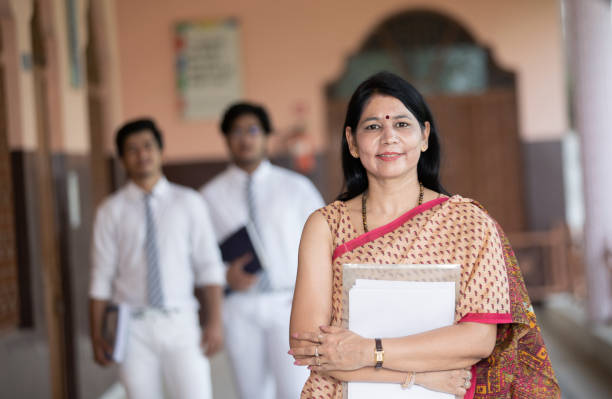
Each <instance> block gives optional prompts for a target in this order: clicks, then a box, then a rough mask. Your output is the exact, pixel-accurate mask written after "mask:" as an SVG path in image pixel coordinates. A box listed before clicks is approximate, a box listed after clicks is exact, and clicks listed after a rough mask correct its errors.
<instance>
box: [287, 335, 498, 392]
mask: <svg viewBox="0 0 612 399" xmlns="http://www.w3.org/2000/svg"><path fill="white" fill-rule="evenodd" d="M496 333H497V326H496V325H495V324H482V323H462V324H459V325H454V326H449V327H443V328H439V329H436V330H432V331H427V332H424V333H421V334H415V335H410V336H407V337H400V338H388V339H383V340H382V343H383V350H384V362H383V367H384V368H385V369H390V370H397V371H402V372H409V371H416V372H425V371H441V370H451V369H460V368H465V367H469V366H471V365H473V364H475V363H477V362H478V361H479V360H480V359H482V358H485V357H488V356H489V354H490V353H491V352H492V350H493V347H494V345H495V338H496ZM294 338H295V339H298V340H302V341H303V342H309V345H305V344H303V345H302V346H301V347H299V348H292V351H291V353H292V354H293V355H294V356H296V359H297V360H296V364H299V365H305V366H309V368H310V369H311V370H315V371H319V372H325V373H327V374H329V375H331V376H333V377H335V378H337V379H339V380H342V381H361V380H354V379H352V378H351V374H350V373H352V370H358V369H364V368H365V370H367V369H368V368H370V369H371V370H372V371H373V372H374V373H376V372H379V371H380V370H374V369H373V366H374V365H375V363H376V362H375V358H374V348H375V344H374V340H373V339H368V338H363V337H361V336H359V335H357V334H355V333H353V332H352V331H349V330H346V329H343V328H339V327H332V326H322V327H320V332H319V333H315V332H309V333H299V334H297V335H295V336H294ZM315 348H316V351H317V353H319V355H320V356H319V358H318V361H319V362H320V363H321V365H320V366H318V365H317V364H316V363H317V360H316V359H315V357H314V356H313V355H314V353H315ZM360 378H362V377H360Z"/></svg>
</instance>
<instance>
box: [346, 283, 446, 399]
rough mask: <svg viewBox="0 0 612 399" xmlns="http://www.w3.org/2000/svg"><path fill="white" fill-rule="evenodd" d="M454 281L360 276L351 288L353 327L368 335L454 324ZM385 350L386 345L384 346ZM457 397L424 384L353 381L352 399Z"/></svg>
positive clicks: (394, 334)
mask: <svg viewBox="0 0 612 399" xmlns="http://www.w3.org/2000/svg"><path fill="white" fill-rule="evenodd" d="M454 315H455V283H454V282H416V281H388V280H366V279H357V280H356V281H355V285H354V286H353V287H352V288H351V289H350V291H349V329H350V330H351V331H354V332H355V333H357V334H359V335H361V336H363V337H368V338H376V337H378V338H394V337H404V336H407V335H412V334H417V333H421V332H424V331H429V330H433V329H436V328H440V327H444V326H448V325H451V324H453V320H454ZM383 350H384V347H383ZM375 397H378V398H385V399H417V398H418V399H453V398H454V395H451V394H445V393H440V392H434V391H430V390H428V389H425V388H422V387H420V386H416V385H415V386H413V387H412V388H410V389H405V390H404V389H402V388H401V386H400V384H383V383H364V382H350V383H349V384H348V399H371V398H375Z"/></svg>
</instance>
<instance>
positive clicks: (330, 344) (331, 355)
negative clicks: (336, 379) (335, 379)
mask: <svg viewBox="0 0 612 399" xmlns="http://www.w3.org/2000/svg"><path fill="white" fill-rule="evenodd" d="M319 329H320V330H321V331H320V332H306V333H295V334H293V336H292V338H293V339H295V340H298V341H302V342H304V346H299V347H293V348H291V350H290V351H289V354H290V355H293V357H294V358H295V359H296V360H295V363H294V364H295V365H298V366H308V368H309V369H310V370H314V371H332V370H342V371H349V370H357V369H360V368H362V367H366V366H373V365H374V349H375V343H374V340H373V339H367V338H363V337H361V336H359V335H357V334H355V333H354V332H352V331H350V330H347V329H344V328H340V327H333V326H321V327H319ZM307 344H310V345H307Z"/></svg>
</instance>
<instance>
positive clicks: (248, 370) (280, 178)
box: [200, 103, 323, 399]
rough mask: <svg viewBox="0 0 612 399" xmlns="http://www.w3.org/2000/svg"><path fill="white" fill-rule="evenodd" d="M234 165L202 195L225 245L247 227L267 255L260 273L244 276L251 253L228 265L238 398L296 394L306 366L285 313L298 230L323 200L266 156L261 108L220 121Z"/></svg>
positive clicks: (228, 322)
mask: <svg viewBox="0 0 612 399" xmlns="http://www.w3.org/2000/svg"><path fill="white" fill-rule="evenodd" d="M221 131H222V132H223V134H224V136H225V138H226V143H227V146H228V149H229V152H230V154H231V157H232V164H231V165H230V166H229V167H228V168H227V170H225V171H224V172H222V173H221V174H219V175H218V176H217V177H215V178H214V179H213V180H212V181H211V182H210V183H208V184H206V185H205V186H204V187H202V189H201V190H200V192H201V193H202V195H203V196H204V198H205V199H206V202H207V203H208V206H209V209H210V212H211V218H212V222H213V226H214V229H215V232H216V235H217V240H218V242H219V243H222V242H223V241H224V240H225V239H226V238H227V237H229V236H230V235H232V234H233V233H234V232H236V231H237V230H239V229H240V228H242V227H244V226H245V225H247V224H249V225H250V226H251V227H252V228H251V229H250V231H251V232H254V233H255V234H257V236H258V238H259V240H258V241H259V242H260V244H261V247H262V249H263V251H264V253H265V257H264V260H263V262H262V263H263V267H264V270H263V271H260V272H258V273H257V274H249V273H247V272H245V271H244V270H243V266H244V265H245V264H246V263H248V262H249V260H250V258H249V256H248V255H246V256H243V257H241V258H239V259H238V260H236V261H234V262H232V263H231V264H230V265H228V269H227V275H226V279H227V282H228V285H229V288H230V289H231V292H230V294H229V295H228V296H227V297H226V299H225V303H224V312H223V320H224V327H225V342H226V349H227V352H228V354H229V358H230V361H231V364H232V367H233V369H234V373H235V377H236V382H237V387H238V392H239V394H240V397H241V399H251V398H253V399H254V398H256V399H288V398H298V397H299V395H300V392H301V389H302V386H303V385H304V382H305V381H306V378H307V377H308V373H307V370H304V369H300V368H298V367H295V366H293V359H292V358H291V357H290V356H287V351H288V350H289V316H290V312H291V301H292V298H293V288H294V284H295V276H296V272H297V255H298V247H299V241H300V236H301V232H302V228H303V227H304V223H305V222H306V219H307V218H308V216H309V215H310V213H312V212H313V211H314V210H316V209H318V208H320V207H322V206H323V199H322V198H321V195H320V194H319V192H318V191H317V189H316V188H315V187H314V185H313V184H312V183H311V182H310V180H308V179H307V178H306V177H304V176H302V175H300V174H297V173H295V172H292V171H290V170H287V169H284V168H281V167H278V166H275V165H272V164H271V163H270V162H269V161H268V160H267V159H266V145H267V137H268V135H269V134H270V132H271V131H272V128H271V125H270V121H269V118H268V115H267V113H266V111H265V110H264V109H263V107H261V106H259V105H256V104H250V103H237V104H234V105H232V106H231V107H229V108H228V110H227V111H226V112H225V115H224V117H223V121H222V122H221Z"/></svg>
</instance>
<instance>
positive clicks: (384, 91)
mask: <svg viewBox="0 0 612 399" xmlns="http://www.w3.org/2000/svg"><path fill="white" fill-rule="evenodd" d="M342 140H343V143H342V152H343V154H342V155H343V159H342V161H343V163H342V164H343V169H344V180H345V182H344V183H345V191H344V192H343V193H342V194H341V195H340V196H339V198H338V201H336V202H334V203H332V204H330V205H328V206H326V207H324V208H321V209H320V210H318V211H316V212H315V213H313V214H312V215H311V216H310V218H309V220H308V221H307V223H306V225H305V227H304V231H303V233H302V241H301V244H300V252H299V266H298V275H297V282H296V288H295V295H294V300H293V308H292V314H291V329H290V330H291V338H290V339H291V348H292V349H291V351H290V354H292V355H293V356H294V357H295V359H296V362H295V364H296V365H301V366H307V367H308V368H309V369H310V370H311V376H310V378H309V379H308V381H307V382H306V384H305V386H304V389H303V391H302V399H307V398H319V397H329V398H333V399H340V398H342V396H343V385H342V384H341V382H353V381H364V382H386V383H397V384H401V385H402V386H403V387H406V388H408V387H410V386H411V385H413V384H417V385H421V386H423V387H426V388H428V389H431V390H435V391H441V392H447V393H451V394H453V395H456V396H457V397H460V398H463V397H466V398H474V397H476V398H519V397H521V398H522V397H529V398H557V397H559V395H560V393H559V388H558V386H557V382H556V379H555V376H554V373H553V371H552V368H551V366H550V362H549V360H548V355H547V353H546V348H545V346H544V342H543V340H542V337H541V335H540V333H539V329H538V327H537V324H536V320H535V315H534V314H533V311H532V310H531V306H530V303H529V298H528V297H527V293H526V290H525V287H524V283H523V280H522V277H521V274H520V270H519V268H518V265H517V263H516V260H515V258H514V255H513V253H512V249H511V248H510V246H509V244H508V241H507V239H506V237H505V235H504V233H503V231H502V230H501V228H500V227H499V225H498V224H497V223H496V222H495V221H494V220H493V219H492V218H491V217H489V215H488V214H487V213H486V211H484V209H482V207H480V205H478V204H477V203H476V202H475V201H473V200H471V199H468V198H464V197H461V196H459V195H454V196H452V197H451V196H449V195H448V194H447V193H446V192H445V190H444V189H443V188H442V186H441V184H440V181H439V165H440V146H439V141H438V132H437V130H436V126H435V123H434V119H433V117H432V115H431V112H430V111H429V108H428V106H427V104H426V103H425V101H424V100H423V98H422V97H421V95H420V93H419V92H418V91H417V90H416V89H415V88H414V87H412V86H411V85H410V84H409V83H408V82H406V81H404V80H403V79H401V78H400V77H398V76H396V75H393V74H390V73H379V74H377V75H374V76H372V77H371V78H369V79H368V80H366V81H365V82H363V83H362V84H361V85H360V86H359V87H358V88H357V90H356V91H355V93H354V94H353V96H352V97H351V101H350V102H349V106H348V111H347V116H346V121H345V124H344V129H343V136H342ZM368 225H369V229H368ZM347 263H369V264H397V263H406V264H461V277H460V287H459V296H458V298H457V301H456V306H455V320H454V324H453V325H452V326H449V327H443V328H439V329H436V330H432V331H427V332H424V333H421V334H416V335H409V336H404V337H395V338H386V339H382V340H381V339H371V338H365V337H361V336H359V335H357V334H355V333H353V332H352V331H350V330H347V329H344V328H341V315H342V301H341V295H342V294H341V292H342V265H343V264H347ZM414 305H415V304H406V306H414ZM397 316H398V317H401V316H402V315H401V314H398V315H397ZM527 359H532V360H533V359H537V360H536V361H535V362H533V361H532V360H529V361H528V360H527Z"/></svg>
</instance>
